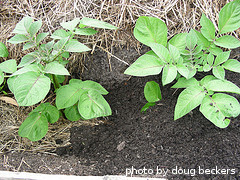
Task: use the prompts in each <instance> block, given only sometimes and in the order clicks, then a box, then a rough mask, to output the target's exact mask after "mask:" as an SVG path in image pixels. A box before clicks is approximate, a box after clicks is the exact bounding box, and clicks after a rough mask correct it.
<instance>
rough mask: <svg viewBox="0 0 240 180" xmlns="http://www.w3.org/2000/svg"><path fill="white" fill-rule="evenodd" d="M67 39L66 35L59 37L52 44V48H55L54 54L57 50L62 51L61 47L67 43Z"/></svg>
mask: <svg viewBox="0 0 240 180" xmlns="http://www.w3.org/2000/svg"><path fill="white" fill-rule="evenodd" d="M68 40H69V38H68V37H66V38H62V39H60V40H59V41H58V42H56V43H55V44H54V45H53V49H54V50H56V54H57V53H58V52H59V51H62V50H63V48H64V47H65V46H66V44H67V43H68Z"/></svg>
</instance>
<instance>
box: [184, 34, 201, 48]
mask: <svg viewBox="0 0 240 180" xmlns="http://www.w3.org/2000/svg"><path fill="white" fill-rule="evenodd" d="M197 41H198V38H197V36H196V33H195V32H194V30H191V31H190V32H189V33H188V34H187V36H186V45H187V48H188V49H189V50H191V51H192V50H193V49H194V48H195V46H196V45H197Z"/></svg>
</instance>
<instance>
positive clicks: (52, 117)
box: [29, 102, 59, 124]
mask: <svg viewBox="0 0 240 180" xmlns="http://www.w3.org/2000/svg"><path fill="white" fill-rule="evenodd" d="M36 112H38V113H42V114H44V115H45V116H46V118H47V120H48V122H49V123H51V124H53V123H55V122H57V121H58V119H59V111H58V109H57V108H56V107H55V106H53V105H51V104H50V103H49V102H47V103H41V104H40V105H39V106H38V107H36V108H35V109H34V110H33V111H32V112H31V113H30V114H29V115H31V114H32V113H36Z"/></svg>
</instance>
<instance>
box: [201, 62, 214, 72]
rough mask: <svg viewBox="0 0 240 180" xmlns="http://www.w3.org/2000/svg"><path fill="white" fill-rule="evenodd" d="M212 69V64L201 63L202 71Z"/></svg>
mask: <svg viewBox="0 0 240 180" xmlns="http://www.w3.org/2000/svg"><path fill="white" fill-rule="evenodd" d="M211 69H212V66H210V65H209V64H208V63H206V64H204V65H203V71H204V72H208V71H210V70H211Z"/></svg>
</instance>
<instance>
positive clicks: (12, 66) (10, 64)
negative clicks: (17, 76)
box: [0, 59, 17, 73]
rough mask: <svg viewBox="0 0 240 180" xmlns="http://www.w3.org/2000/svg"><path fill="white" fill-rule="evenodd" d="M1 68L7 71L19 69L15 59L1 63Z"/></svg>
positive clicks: (12, 71) (11, 71)
mask: <svg viewBox="0 0 240 180" xmlns="http://www.w3.org/2000/svg"><path fill="white" fill-rule="evenodd" d="M0 70H1V71H3V72H5V73H14V72H15V71H17V62H16V60H15V59H10V60H7V61H4V62H2V63H0Z"/></svg>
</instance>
